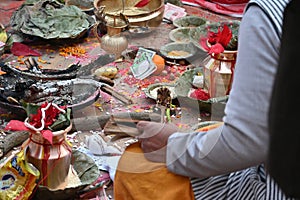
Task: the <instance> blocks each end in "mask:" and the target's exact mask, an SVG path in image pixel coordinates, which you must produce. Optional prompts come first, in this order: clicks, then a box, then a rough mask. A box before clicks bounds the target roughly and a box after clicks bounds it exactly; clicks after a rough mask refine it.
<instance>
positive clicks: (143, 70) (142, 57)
mask: <svg viewBox="0 0 300 200" xmlns="http://www.w3.org/2000/svg"><path fill="white" fill-rule="evenodd" d="M155 54H156V52H155V51H152V50H149V49H145V48H142V47H140V48H139V49H138V52H137V54H136V57H135V59H134V61H133V64H132V66H131V67H130V69H131V71H132V74H133V75H134V77H135V78H137V79H141V80H142V79H144V78H147V77H148V76H150V75H151V74H153V73H154V72H155V71H156V70H157V66H156V65H155V63H154V62H153V57H154V56H155Z"/></svg>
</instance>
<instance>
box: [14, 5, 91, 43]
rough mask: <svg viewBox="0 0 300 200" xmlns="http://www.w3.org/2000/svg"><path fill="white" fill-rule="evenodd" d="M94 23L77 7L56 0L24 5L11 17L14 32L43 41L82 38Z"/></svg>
mask: <svg viewBox="0 0 300 200" xmlns="http://www.w3.org/2000/svg"><path fill="white" fill-rule="evenodd" d="M94 22H95V20H94V18H92V16H89V15H87V14H86V13H84V12H83V11H82V10H81V9H80V8H78V7H77V6H66V5H64V4H62V3H60V2H59V1H55V0H41V1H37V2H36V3H24V4H23V5H22V6H21V7H20V8H18V9H17V10H16V11H15V12H14V13H13V15H12V17H11V26H12V29H13V30H15V31H18V32H20V33H22V34H26V35H30V36H36V37H39V38H42V39H66V38H73V39H74V38H80V37H82V36H83V35H84V34H85V33H86V32H87V31H88V30H89V29H90V28H91V27H92V25H93V24H94Z"/></svg>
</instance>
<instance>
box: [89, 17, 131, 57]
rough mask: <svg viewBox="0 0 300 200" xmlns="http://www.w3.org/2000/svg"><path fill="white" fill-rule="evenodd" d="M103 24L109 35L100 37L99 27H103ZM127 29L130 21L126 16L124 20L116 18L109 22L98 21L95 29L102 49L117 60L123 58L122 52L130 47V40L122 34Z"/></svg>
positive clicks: (94, 31)
mask: <svg viewBox="0 0 300 200" xmlns="http://www.w3.org/2000/svg"><path fill="white" fill-rule="evenodd" d="M103 23H105V27H106V28H105V29H106V31H107V33H106V34H105V35H103V36H99V34H98V28H100V27H99V25H100V24H102V25H103ZM126 27H128V21H127V20H126V18H124V16H123V17H122V18H121V17H118V18H117V17H115V18H114V20H113V21H109V22H107V21H105V22H101V21H97V22H96V24H95V25H94V27H93V33H94V34H95V36H96V37H97V39H98V41H99V43H100V45H101V48H102V49H103V50H104V51H105V52H107V53H109V54H114V55H115V59H116V60H118V59H120V58H121V57H122V52H123V51H124V50H125V49H127V47H128V40H127V38H126V36H125V35H124V34H123V33H122V31H123V30H125V29H126Z"/></svg>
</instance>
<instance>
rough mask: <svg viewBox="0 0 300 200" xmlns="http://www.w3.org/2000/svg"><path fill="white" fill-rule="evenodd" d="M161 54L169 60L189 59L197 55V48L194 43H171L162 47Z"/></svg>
mask: <svg viewBox="0 0 300 200" xmlns="http://www.w3.org/2000/svg"><path fill="white" fill-rule="evenodd" d="M160 52H161V53H162V55H163V56H165V57H166V58H169V59H175V60H178V59H188V58H190V57H192V56H194V55H195V54H196V48H195V47H194V45H193V44H192V43H184V42H171V43H168V44H166V45H164V46H162V47H161V48H160Z"/></svg>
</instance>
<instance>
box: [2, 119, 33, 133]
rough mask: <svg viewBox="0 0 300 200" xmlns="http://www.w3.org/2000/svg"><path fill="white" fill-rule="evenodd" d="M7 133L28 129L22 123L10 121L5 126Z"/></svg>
mask: <svg viewBox="0 0 300 200" xmlns="http://www.w3.org/2000/svg"><path fill="white" fill-rule="evenodd" d="M4 130H7V131H28V130H29V129H28V128H27V127H26V126H25V125H24V122H22V121H19V120H10V121H9V122H8V123H7V125H6V126H5V128H4Z"/></svg>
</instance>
